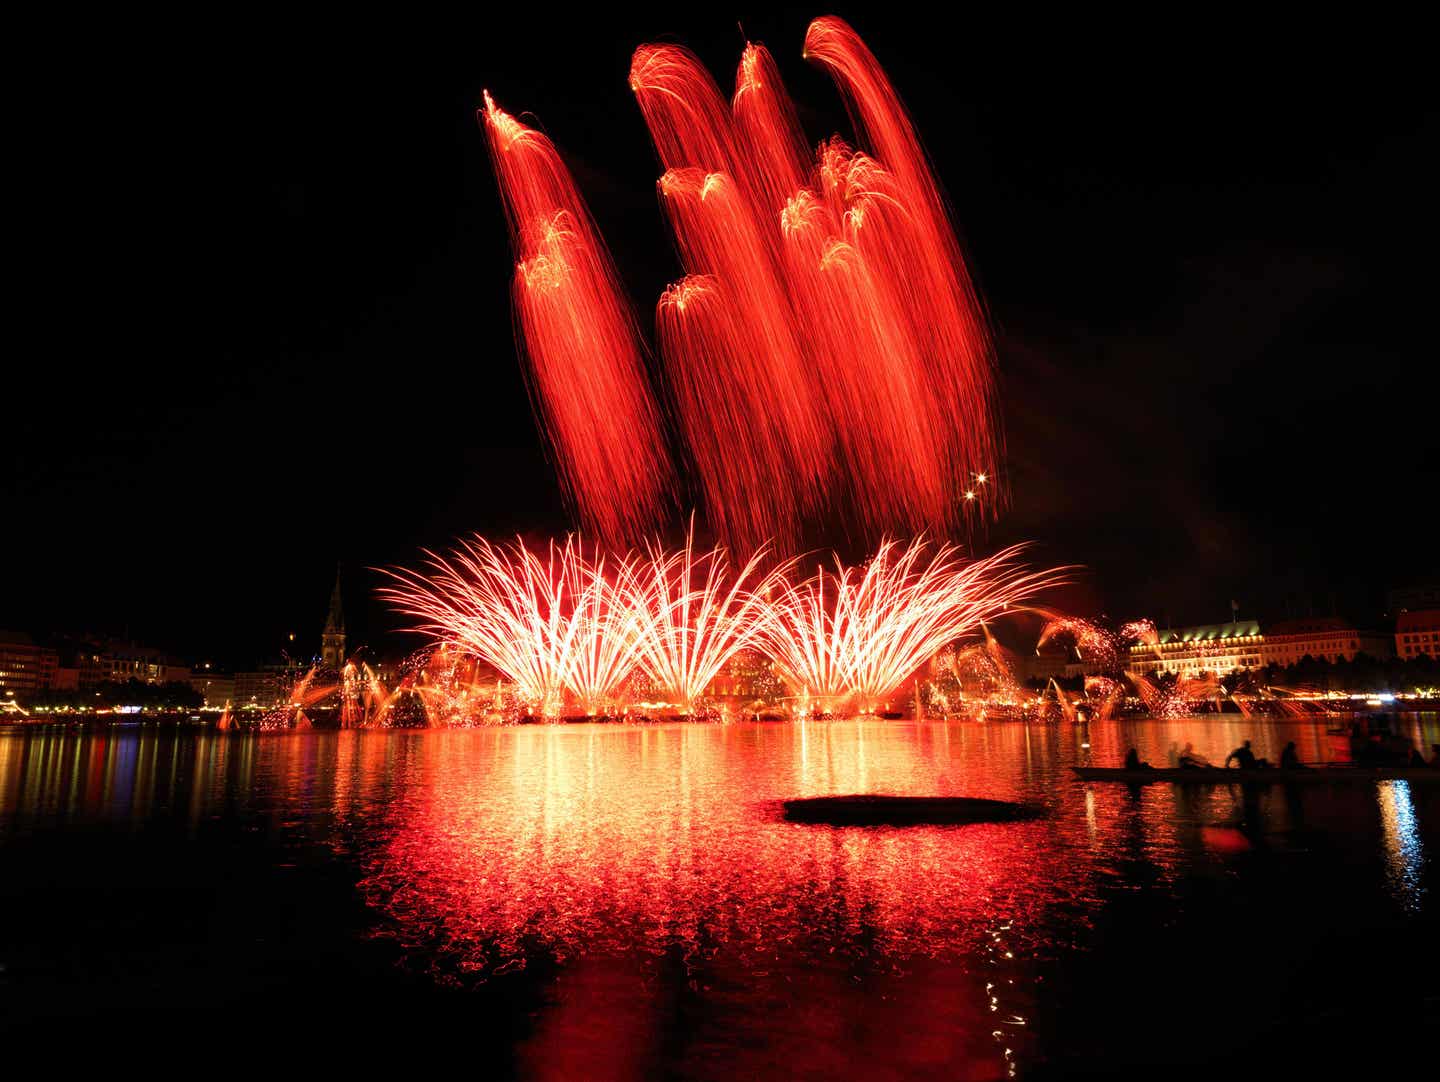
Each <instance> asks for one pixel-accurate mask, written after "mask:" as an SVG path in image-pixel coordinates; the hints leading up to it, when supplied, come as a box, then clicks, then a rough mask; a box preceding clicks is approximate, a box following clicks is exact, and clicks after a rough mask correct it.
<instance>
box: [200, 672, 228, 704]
mask: <svg viewBox="0 0 1440 1082" xmlns="http://www.w3.org/2000/svg"><path fill="white" fill-rule="evenodd" d="M190 686H191V687H192V688H194V689H195V690H196V691H198V692H199V693H200V694H201V695H202V696H204V698H205V705H206V706H207V707H209V708H212V709H221V708H223V707H225V706H228V705H230V704H232V703H233V702H234V701H235V677H233V676H228V675H225V674H223V673H212V672H209V671H208V670H201V671H199V672H192V673H191V674H190Z"/></svg>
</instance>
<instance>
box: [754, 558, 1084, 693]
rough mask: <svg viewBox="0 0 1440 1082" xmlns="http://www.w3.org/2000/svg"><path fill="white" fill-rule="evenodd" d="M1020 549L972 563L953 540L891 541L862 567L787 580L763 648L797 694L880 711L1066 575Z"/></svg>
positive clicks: (766, 622)
mask: <svg viewBox="0 0 1440 1082" xmlns="http://www.w3.org/2000/svg"><path fill="white" fill-rule="evenodd" d="M1022 551H1023V550H1022V549H1021V548H1020V547H1018V546H1017V547H1013V548H1008V549H1005V550H1003V551H1002V552H999V553H997V554H996V555H994V556H991V557H988V558H985V559H980V560H969V561H967V560H964V559H962V558H961V556H960V554H959V550H958V549H956V548H955V547H954V546H953V545H948V544H942V545H939V546H937V547H932V546H931V545H930V544H929V543H927V542H926V541H925V540H924V539H918V540H916V541H913V542H911V543H910V544H909V545H907V546H904V547H902V546H901V545H900V544H899V543H897V542H894V541H886V542H884V543H883V544H882V545H881V546H880V548H879V550H878V551H877V552H876V554H875V556H874V558H873V559H871V560H870V561H869V563H867V564H866V565H865V566H864V567H863V568H854V567H846V566H845V565H844V564H843V563H841V562H840V561H839V560H836V562H835V567H834V569H833V570H830V569H827V568H823V567H822V568H819V569H817V572H816V574H815V576H814V577H813V578H811V579H808V580H806V581H805V582H801V583H798V584H792V585H787V586H786V588H785V589H784V590H783V591H782V592H781V593H780V594H779V595H778V596H776V597H775V598H773V599H772V600H771V602H770V604H768V605H767V606H766V607H765V609H764V611H763V614H762V615H763V622H762V624H761V629H760V636H759V640H758V645H759V647H760V648H761V649H762V650H764V651H765V652H766V653H767V654H768V655H769V656H770V657H771V659H772V660H773V661H774V662H775V664H776V666H777V667H778V668H779V669H780V671H781V672H782V674H784V676H785V677H786V679H787V680H788V681H789V682H790V683H791V684H792V687H793V690H794V691H795V692H796V693H797V694H806V695H810V696H816V697H819V698H821V699H825V700H830V701H839V700H851V701H853V702H854V703H855V704H856V705H858V706H859V707H860V709H862V710H873V709H874V708H875V707H876V705H877V704H878V703H879V701H880V700H882V699H883V698H884V697H885V696H887V695H890V694H892V693H893V692H895V691H896V690H897V689H898V688H899V687H900V686H901V685H902V684H903V683H904V682H905V681H906V680H907V679H908V678H909V677H911V676H912V675H914V673H915V672H916V671H917V670H919V668H920V667H921V665H923V664H924V663H925V662H926V661H927V660H929V659H930V658H931V657H932V656H934V655H935V654H936V653H938V652H939V651H940V649H941V648H942V647H944V646H946V645H948V644H951V643H953V642H955V641H956V640H958V639H961V638H964V637H965V636H967V635H969V634H972V633H973V632H974V631H975V630H976V629H977V628H978V627H979V626H980V625H981V623H982V622H983V621H985V620H988V619H991V618H993V617H995V616H998V615H999V614H1000V613H1002V612H1005V611H1006V610H1008V609H1011V608H1013V607H1015V606H1016V605H1018V604H1020V603H1021V602H1023V601H1025V600H1026V599H1028V598H1030V597H1032V596H1034V595H1035V594H1036V593H1038V592H1040V591H1041V590H1043V589H1045V588H1047V587H1050V586H1054V585H1058V584H1059V583H1060V582H1062V581H1063V578H1062V577H1061V573H1060V572H1059V571H1046V572H1039V573H1037V572H1031V571H1028V570H1027V569H1026V568H1025V567H1024V565H1022V564H1021V563H1020V561H1019V556H1020V554H1021V552H1022Z"/></svg>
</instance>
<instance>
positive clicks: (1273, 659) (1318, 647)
mask: <svg viewBox="0 0 1440 1082" xmlns="http://www.w3.org/2000/svg"><path fill="white" fill-rule="evenodd" d="M1356 654H1367V655H1369V656H1370V657H1374V658H1384V657H1389V656H1390V636H1388V635H1384V634H1381V633H1380V632H1378V631H1362V630H1360V629H1359V628H1357V627H1355V626H1354V625H1353V624H1351V623H1350V622H1349V621H1347V620H1342V619H1339V618H1338V617H1334V616H1329V617H1315V618H1311V619H1308V620H1285V621H1282V622H1279V623H1275V624H1272V625H1270V626H1268V627H1267V628H1266V629H1265V655H1264V656H1265V664H1266V665H1282V666H1283V665H1294V664H1295V663H1296V662H1297V661H1299V660H1300V659H1301V658H1304V657H1306V656H1309V657H1313V658H1317V659H1319V660H1323V661H1332V662H1333V661H1354V660H1355V655H1356Z"/></svg>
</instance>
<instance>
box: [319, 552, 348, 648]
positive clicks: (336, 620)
mask: <svg viewBox="0 0 1440 1082" xmlns="http://www.w3.org/2000/svg"><path fill="white" fill-rule="evenodd" d="M320 661H321V663H322V664H323V665H324V666H325V667H326V668H327V669H338V668H341V667H342V666H343V665H344V664H345V611H344V610H343V609H342V608H341V607H340V566H339V565H338V564H337V565H336V566H335V589H334V591H333V592H332V593H331V594H330V615H329V616H327V617H326V618H325V632H324V634H323V635H321V636H320Z"/></svg>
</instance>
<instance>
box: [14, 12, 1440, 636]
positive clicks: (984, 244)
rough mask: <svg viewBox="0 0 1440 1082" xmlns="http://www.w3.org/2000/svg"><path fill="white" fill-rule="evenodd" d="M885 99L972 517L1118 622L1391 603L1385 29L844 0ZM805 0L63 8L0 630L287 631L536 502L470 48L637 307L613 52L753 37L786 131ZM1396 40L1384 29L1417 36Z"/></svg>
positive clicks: (637, 270)
mask: <svg viewBox="0 0 1440 1082" xmlns="http://www.w3.org/2000/svg"><path fill="white" fill-rule="evenodd" d="M830 10H837V13H839V14H841V15H844V16H845V17H847V18H849V19H850V20H851V21H852V23H853V24H854V25H855V26H856V28H857V29H858V30H859V31H860V33H861V34H862V35H863V36H864V37H865V38H866V40H867V42H868V43H869V44H870V46H871V48H872V49H873V50H874V51H875V53H876V54H877V55H878V56H879V58H880V60H881V62H882V63H883V64H885V66H886V67H887V70H888V71H889V73H890V75H891V78H892V80H893V81H894V82H895V84H896V85H897V87H898V88H899V90H900V92H901V94H902V95H903V96H904V98H905V99H906V102H907V104H908V105H909V106H910V108H911V110H912V112H913V114H914V116H915V118H916V120H917V123H918V125H919V128H920V130H921V133H922V135H923V137H924V139H925V141H926V144H927V146H928V148H929V150H930V151H931V153H932V155H933V157H934V159H935V162H936V165H937V167H938V171H939V174H940V177H941V179H942V182H943V184H944V185H945V187H946V189H947V191H948V193H949V195H950V198H951V201H952V203H953V204H954V207H955V210H956V215H957V219H958V221H959V223H960V226H961V230H962V233H963V236H964V241H965V244H966V248H967V251H968V253H969V256H970V259H971V264H972V269H973V270H974V273H975V274H976V277H977V278H978V280H979V282H980V284H981V287H982V289H983V291H984V294H985V296H986V298H987V301H988V303H989V305H990V308H991V312H992V316H993V318H994V322H995V325H996V328H997V332H998V342H999V354H1000V370H1001V377H1002V380H1003V386H1004V404H1003V409H1004V414H1005V421H1006V432H1007V440H1008V446H1009V453H1010V457H1009V462H1008V469H1009V473H1010V477H1011V482H1012V486H1013V498H1014V507H1013V509H1012V510H1011V512H1010V513H1009V514H1008V515H1007V516H1006V517H1005V519H1004V520H1002V521H1001V522H1000V523H999V524H997V525H996V526H995V527H994V528H993V529H992V531H991V533H990V535H989V537H988V538H987V539H984V544H986V545H989V546H993V545H996V544H999V543H1001V542H1006V541H1010V540H1017V539H1034V540H1037V541H1039V542H1040V543H1041V549H1040V552H1039V554H1038V558H1040V559H1043V560H1046V561H1050V562H1066V563H1071V562H1073V563H1080V564H1084V565H1087V567H1088V568H1089V569H1090V571H1089V573H1088V575H1087V577H1086V580H1085V584H1084V586H1083V588H1082V589H1080V590H1078V591H1077V592H1076V594H1075V597H1074V598H1073V600H1074V602H1075V603H1076V604H1078V605H1081V606H1083V607H1088V608H1090V609H1091V610H1092V611H1097V610H1104V611H1107V612H1109V613H1111V614H1113V615H1115V616H1118V617H1131V616H1138V615H1151V616H1153V617H1155V618H1156V619H1157V620H1161V621H1162V622H1163V621H1166V620H1169V621H1174V622H1202V621H1215V620H1220V619H1224V618H1228V614H1229V601H1230V599H1231V598H1235V599H1236V600H1238V601H1239V602H1240V605H1241V612H1242V615H1251V616H1254V615H1271V616H1283V615H1285V614H1286V613H1287V612H1291V613H1304V612H1307V611H1310V610H1311V608H1312V607H1313V609H1314V610H1315V611H1323V612H1327V613H1328V612H1329V611H1330V609H1331V607H1332V605H1333V606H1336V607H1338V608H1339V610H1340V611H1342V612H1350V613H1352V614H1354V615H1356V616H1359V617H1361V618H1364V619H1371V618H1375V617H1378V616H1379V615H1380V613H1381V612H1382V611H1383V592H1384V590H1385V589H1386V588H1387V587H1390V586H1394V585H1400V584H1403V583H1406V582H1410V581H1418V580H1432V581H1433V579H1434V578H1435V577H1436V576H1437V574H1440V567H1437V558H1436V551H1437V546H1436V544H1435V540H1434V535H1433V534H1432V533H1431V532H1430V527H1429V525H1428V522H1427V519H1428V518H1429V517H1431V515H1432V514H1433V505H1434V504H1435V503H1436V498H1435V491H1436V487H1437V486H1436V459H1437V456H1436V449H1437V439H1436V436H1435V427H1436V425H1437V422H1440V416H1437V399H1440V396H1437V390H1440V382H1437V377H1436V368H1437V365H1436V357H1435V354H1436V350H1435V347H1434V345H1433V332H1432V323H1433V320H1432V318H1431V311H1432V307H1433V302H1432V296H1433V293H1434V282H1435V272H1434V269H1433V265H1432V263H1433V258H1434V255H1433V253H1434V252H1435V250H1436V249H1435V243H1434V241H1435V229H1434V218H1435V213H1434V210H1433V201H1434V195H1433V189H1434V169H1433V164H1432V162H1431V160H1430V159H1431V156H1432V150H1431V148H1432V147H1433V146H1434V145H1435V140H1436V136H1437V123H1436V113H1435V110H1434V103H1433V89H1427V86H1426V82H1425V70H1424V68H1423V67H1422V66H1421V64H1420V62H1421V60H1422V59H1423V58H1422V57H1420V56H1419V55H1418V54H1417V55H1413V56H1412V55H1411V50H1412V48H1413V47H1414V46H1412V44H1411V39H1412V37H1413V35H1408V34H1407V33H1406V32H1405V31H1404V28H1403V27H1393V26H1381V25H1378V24H1377V25H1375V26H1365V25H1356V24H1354V23H1350V24H1346V25H1343V26H1341V25H1336V26H1329V27H1326V26H1319V27H1315V26H1312V27H1309V28H1308V29H1307V30H1306V31H1305V33H1304V34H1303V35H1302V34H1300V33H1299V32H1298V31H1296V30H1295V29H1294V28H1293V27H1291V26H1289V25H1276V26H1266V27H1259V26H1256V25H1254V24H1253V23H1246V24H1244V25H1243V26H1237V25H1234V24H1230V23H1226V24H1223V25H1221V24H1219V23H1215V24H1212V25H1208V26H1203V27H1188V28H1184V27H1161V26H1153V27H1150V26H1139V27H1137V26H1133V25H1126V26H1101V25H1098V24H1089V23H1086V24H1081V25H1074V26H1064V27H1058V26H1048V27H1036V26H1034V25H1026V24H1025V23H1023V22H1022V23H1020V24H1019V25H1018V26H1014V27H1001V26H999V25H990V24H989V23H980V22H974V23H970V24H968V25H967V26H964V27H956V26H945V25H941V24H938V23H936V22H935V21H934V18H933V17H928V18H923V19H922V18H920V17H917V16H915V15H913V14H910V13H907V12H906V11H905V10H904V9H903V8H899V7H896V6H893V5H884V6H877V7H875V8H866V7H860V6H854V5H852V6H847V7H842V8H839V9H830ZM821 13H823V11H822V9H818V8H817V9H804V10H802V11H794V12H790V11H785V10H771V9H767V10H765V11H764V12H762V13H758V14H757V13H754V12H747V11H745V10H742V9H723V8H717V7H715V6H714V5H709V6H705V7H701V6H693V5H692V6H685V7H682V8H678V9H677V8H673V7H672V8H671V9H668V10H662V11H661V12H659V13H653V12H638V11H637V12H633V13H624V14H619V15H617V14H614V13H610V12H606V13H603V14H602V13H594V14H592V15H589V16H582V17H575V16H571V15H565V14H563V13H562V12H561V11H560V10H559V9H548V8H541V7H538V6H537V7H535V9H534V11H533V13H532V12H531V11H529V10H521V11H517V12H512V13H511V14H510V15H508V16H504V17H501V16H497V15H494V14H491V13H488V12H487V13H485V14H484V17H483V18H482V17H477V18H476V19H474V20H473V21H471V22H467V23H465V24H463V25H462V24H458V23H450V22H447V21H445V20H444V19H441V18H433V19H431V20H430V21H428V22H427V21H421V20H418V19H417V20H415V21H413V22H410V23H407V24H404V25H401V24H399V23H397V22H395V21H394V16H393V13H392V15H391V16H389V17H387V19H386V20H384V21H381V20H380V19H379V18H378V17H372V16H369V15H366V14H363V13H357V12H355V11H350V12H348V13H347V14H346V15H345V16H344V18H343V19H341V18H338V17H337V18H335V19H334V20H331V19H328V18H320V17H316V18H314V19H313V20H308V21H305V22H303V23H301V22H297V21H296V17H295V16H294V14H293V13H291V14H287V15H284V16H281V15H269V14H259V13H257V12H255V11H254V10H251V9H234V10H230V11H228V12H227V11H225V10H224V9H217V11H216V12H214V13H212V14H208V15H205V16H198V17H192V18H196V19H198V20H199V21H194V22H190V23H182V24H172V23H168V22H167V23H164V24H161V23H156V24H154V25H144V24H134V23H131V24H126V25H123V26H119V25H117V26H113V27H104V26H92V27H90V28H89V30H88V31H87V37H86V40H85V41H84V42H83V43H82V44H81V45H80V46H77V47H75V48H64V49H61V50H60V51H59V52H58V53H57V55H56V58H55V67H54V69H53V79H52V80H51V82H50V84H48V85H50V87H51V91H49V92H47V93H49V95H50V99H51V100H50V101H49V103H48V104H53V106H54V108H55V113H56V118H57V123H56V124H55V125H54V126H47V125H45V124H43V123H42V124H39V125H37V127H41V128H46V130H47V146H46V148H45V150H44V152H43V153H38V154H37V155H35V156H33V157H31V158H30V159H29V165H28V166H27V169H29V170H30V176H32V177H33V178H34V180H35V182H36V183H35V192H34V197H33V199H31V200H27V201H26V202H25V203H24V204H23V205H22V206H21V207H20V210H21V211H22V215H23V216H24V217H25V218H26V219H27V221H26V226H27V240H30V241H32V242H33V246H32V247H31V248H30V249H29V254H28V256H27V262H28V266H29V268H30V273H29V275H28V278H29V281H28V284H27V286H26V289H25V291H24V292H23V293H22V294H21V298H22V300H23V301H24V302H25V303H23V304H22V305H21V308H22V309H25V310H24V311H22V312H21V313H19V317H18V318H19V324H18V325H17V327H16V339H15V341H14V342H13V343H12V348H13V350H14V352H12V359H11V362H10V364H9V370H10V371H9V375H8V376H7V386H8V393H7V395H6V403H5V405H4V406H3V412H4V416H5V428H4V433H5V440H6V443H7V445H9V447H10V449H11V452H12V461H13V465H12V468H11V469H10V470H9V471H6V474H5V482H4V485H5V487H4V490H3V518H0V522H3V523H4V525H3V527H0V538H3V540H0V544H3V546H4V562H3V566H4V568H5V569H6V570H5V576H6V578H5V582H4V583H3V596H0V627H9V628H16V629H23V630H32V631H48V630H62V629H73V630H83V629H91V630H94V631H97V632H100V631H103V632H110V633H120V632H126V631H128V633H129V634H130V635H132V636H134V637H137V638H141V639H144V640H146V641H150V642H154V643H157V644H160V645H164V646H167V647H169V648H172V649H180V650H184V651H186V652H187V653H193V654H196V655H201V656H204V655H211V656H215V657H218V658H221V659H227V660H237V661H243V660H246V659H248V658H250V657H253V656H255V655H257V654H260V653H264V652H267V651H271V650H274V649H278V648H279V646H280V645H281V644H282V642H283V636H284V635H285V634H286V633H287V632H289V631H292V630H293V631H296V632H297V633H299V634H300V635H301V636H302V642H303V641H305V640H309V639H315V638H316V637H317V636H318V632H319V629H320V624H321V623H322V621H323V618H324V609H325V604H326V602H327V600H328V596H329V589H330V582H331V577H332V575H333V571H334V566H335V563H336V561H337V560H339V561H343V563H344V565H345V567H346V587H347V592H348V594H349V595H350V597H351V598H352V614H351V615H352V625H353V633H354V637H356V638H366V637H369V638H374V639H376V641H379V638H380V636H382V635H383V633H384V631H385V628H386V620H385V617H384V615H383V613H382V612H381V611H380V610H379V609H378V608H377V607H376V606H374V605H373V604H371V603H369V602H368V601H366V600H365V599H366V597H367V595H368V592H369V590H370V589H371V588H372V587H373V585H374V579H373V576H371V574H370V573H369V572H368V571H367V570H366V568H368V567H371V566H374V565H384V564H392V563H397V562H412V561H413V560H414V558H415V554H416V550H417V549H418V548H419V547H420V546H442V545H444V544H446V543H447V542H448V541H449V539H450V538H452V537H453V536H455V535H457V534H460V533H465V532H469V531H477V530H478V531H481V532H484V533H486V534H503V533H509V532H514V531H525V532H527V533H534V534H541V533H544V532H547V531H558V530H563V529H564V528H565V526H566V521H567V520H566V517H565V513H564V509H563V507H562V505H561V501H560V497H559V492H558V489H557V486H556V484H555V481H554V477H553V473H552V471H551V469H550V467H549V465H548V464H547V463H546V461H545V458H544V454H543V451H542V449H541V446H540V444H539V440H538V437H537V435H536V431H535V426H534V423H533V420H532V418H531V414H530V410H529V406H528V403H527V399H526V396H525V391H524V385H523V382H522V379H521V375H520V371H519V368H518V364H517V361H516V357H515V351H514V344H513V339H512V333H511V322H510V315H509V307H508V285H507V281H508V277H509V274H510V269H511V260H510V256H509V253H508V249H507V246H506V238H505V230H504V220H503V217H502V214H501V211H500V206H499V202H498V198H497V195H496V191H495V187H494V182H493V180H492V178H491V174H490V170H489V165H488V162H487V159H486V156H485V147H484V141H483V138H482V135H481V133H480V131H479V130H478V128H477V127H476V125H475V121H474V117H473V110H474V108H475V106H476V105H477V103H478V102H479V99H480V92H481V89H482V87H488V88H490V89H491V91H492V92H493V93H494V94H495V95H496V96H497V98H498V99H499V101H500V102H501V103H502V104H503V105H504V106H505V107H506V108H508V109H510V110H512V111H514V112H526V111H529V112H532V113H533V114H534V115H535V117H537V118H538V121H539V123H540V124H541V125H542V126H543V127H544V128H545V130H546V131H547V132H548V133H549V134H550V135H551V136H552V137H553V138H554V139H555V140H556V142H557V143H558V144H559V146H560V148H561V150H562V152H563V153H565V154H566V156H567V160H568V161H569V162H570V164H571V166H572V168H573V170H574V172H575V174H576V177H577V179H578V180H579V182H580V184H581V187H582V189H583V190H584V192H585V194H586V196H587V198H588V199H589V201H590V204H591V207H592V210H593V211H594V213H595V215H596V217H597V219H598V220H599V222H600V224H601V227H602V229H603V231H604V232H605V234H606V237H607V239H608V240H609V242H610V244H611V246H612V248H613V250H614V252H615V255H616V258H617V261H618V263H619V264H620V267H621V270H622V273H623V274H624V275H625V276H626V278H627V282H628V284H629V286H630V288H631V293H632V296H633V297H634V298H635V300H636V303H637V306H638V308H639V309H640V311H642V312H647V311H648V310H650V308H651V306H652V305H653V302H654V298H655V297H656V296H657V295H658V293H659V291H660V290H661V289H662V288H663V286H664V285H665V283H666V282H667V281H668V280H670V279H672V278H674V277H676V276H677V275H678V268H677V264H676V262H675V259H674V256H673V254H672V250H671V247H670V243H669V240H668V238H667V236H666V234H665V232H664V229H663V226H662V222H661V218H660V214H659V212H658V209H657V206H656V202H655V197H654V188H653V185H654V181H655V177H656V175H657V172H658V169H657V166H656V163H655V158H654V155H653V152H652V151H651V149H650V145H649V143H648V139H647V135H646V132H645V129H644V125H643V123H642V121H641V118H640V114H639V111H638V109H637V108H636V107H635V105H634V102H633V99H632V98H631V95H630V92H629V90H628V87H627V85H626V72H627V70H628V64H629V55H630V52H631V50H632V49H633V48H634V46H635V45H636V44H638V43H640V42H642V41H646V40H657V39H662V38H663V39H668V40H679V41H682V42H684V43H686V44H688V45H690V46H691V47H692V48H694V49H696V51H697V52H699V53H700V55H701V57H702V58H703V59H704V60H705V61H706V62H707V63H708V64H709V65H710V66H711V68H712V70H713V71H714V72H715V73H716V74H717V76H718V78H719V79H720V81H721V83H722V85H726V84H728V83H729V82H730V80H731V79H732V78H733V71H734V66H735V63H736V61H737V59H738V55H739V51H740V49H741V47H742V45H743V42H744V36H742V33H741V31H740V29H739V28H738V24H740V23H743V25H744V32H745V35H746V36H749V37H750V38H753V39H755V40H759V41H763V42H765V43H766V44H767V45H768V46H770V48H771V49H772V51H773V52H774V53H775V54H776V56H777V58H778V59H779V62H780V64H781V68H782V71H783V74H784V76H785V78H786V80H787V83H788V86H789V88H790V91H791V93H792V95H793V96H794V97H795V98H796V99H797V101H798V102H799V104H800V106H801V115H802V120H803V121H804V123H805V124H806V128H807V134H808V135H809V136H810V137H811V138H812V140H813V139H819V138H821V137H823V136H825V135H828V134H830V133H831V132H833V131H840V132H842V133H843V134H846V135H847V136H848V135H849V134H850V131H849V126H848V124H847V122H846V118H845V115H844V111H843V108H842V107H841V104H840V102H839V99H838V97H837V96H836V94H835V92H834V90H833V88H832V86H831V85H830V83H829V81H828V78H827V77H826V76H825V75H824V74H823V73H822V72H820V71H819V70H817V69H815V68H812V67H810V66H809V65H807V64H805V63H804V62H803V61H802V60H801V59H800V55H799V54H800V45H801V41H802V39H803V35H804V28H805V25H806V23H807V22H808V20H809V18H810V17H812V16H814V15H816V14H821ZM1416 44H1418V42H1417V43H1416Z"/></svg>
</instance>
